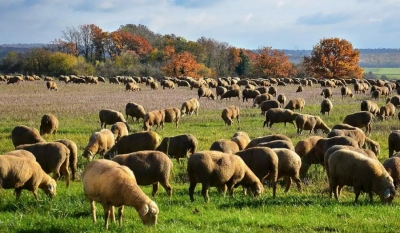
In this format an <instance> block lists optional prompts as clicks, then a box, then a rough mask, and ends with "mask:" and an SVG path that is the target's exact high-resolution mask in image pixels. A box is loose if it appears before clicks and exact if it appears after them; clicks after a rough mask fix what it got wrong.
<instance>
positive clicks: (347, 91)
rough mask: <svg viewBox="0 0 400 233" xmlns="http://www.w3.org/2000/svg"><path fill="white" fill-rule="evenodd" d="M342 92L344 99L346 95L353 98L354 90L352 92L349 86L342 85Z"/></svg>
mask: <svg viewBox="0 0 400 233" xmlns="http://www.w3.org/2000/svg"><path fill="white" fill-rule="evenodd" d="M340 93H341V94H342V99H343V98H344V97H345V96H349V97H350V98H353V96H354V95H353V92H351V90H350V88H348V87H342V88H341V89H340Z"/></svg>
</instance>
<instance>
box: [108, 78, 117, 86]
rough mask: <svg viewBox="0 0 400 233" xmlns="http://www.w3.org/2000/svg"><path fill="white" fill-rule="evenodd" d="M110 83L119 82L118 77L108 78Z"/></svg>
mask: <svg viewBox="0 0 400 233" xmlns="http://www.w3.org/2000/svg"><path fill="white" fill-rule="evenodd" d="M108 81H109V82H110V83H114V84H119V81H118V78H117V77H111V78H110V79H109V80H108Z"/></svg>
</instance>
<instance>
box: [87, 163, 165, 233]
mask: <svg viewBox="0 0 400 233" xmlns="http://www.w3.org/2000/svg"><path fill="white" fill-rule="evenodd" d="M82 183H83V192H84V194H85V197H86V198H87V199H88V200H89V203H90V207H91V212H92V219H93V222H94V223H96V206H95V203H94V202H99V203H101V204H102V205H103V208H104V213H105V214H104V216H105V218H104V221H105V223H104V227H105V228H106V229H108V219H109V218H110V215H113V213H114V210H113V208H114V206H115V207H119V209H118V214H119V224H120V225H121V224H122V214H123V210H124V205H126V206H133V207H134V208H135V209H136V211H137V212H138V214H139V217H140V218H141V220H142V222H143V224H145V225H155V224H156V223H157V217H158V212H159V210H158V207H157V205H156V203H154V202H153V201H152V200H151V199H150V198H149V197H148V196H147V195H146V194H145V193H144V192H143V191H142V190H141V189H140V187H139V186H138V185H137V183H136V178H135V175H134V174H133V172H132V171H131V170H130V169H129V168H128V167H126V166H121V165H119V164H118V163H116V162H114V161H109V160H104V159H101V160H95V161H92V162H91V163H89V164H88V165H87V167H86V169H85V171H84V172H83V175H82ZM111 218H114V216H111Z"/></svg>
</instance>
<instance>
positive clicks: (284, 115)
mask: <svg viewBox="0 0 400 233" xmlns="http://www.w3.org/2000/svg"><path fill="white" fill-rule="evenodd" d="M298 115H300V114H299V113H295V112H293V111H292V110H289V109H280V108H271V109H270V110H268V111H267V112H266V113H265V121H264V125H263V127H265V126H268V125H269V127H272V125H273V124H274V123H282V122H283V123H284V125H285V127H286V123H287V122H289V123H291V124H292V125H293V126H294V123H293V121H294V120H295V119H296V117H297V116H298Z"/></svg>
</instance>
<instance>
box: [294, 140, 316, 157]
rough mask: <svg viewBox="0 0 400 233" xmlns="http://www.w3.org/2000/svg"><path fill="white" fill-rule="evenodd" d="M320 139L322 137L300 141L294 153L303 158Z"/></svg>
mask: <svg viewBox="0 0 400 233" xmlns="http://www.w3.org/2000/svg"><path fill="white" fill-rule="evenodd" d="M320 139H322V137H321V136H311V137H308V138H306V139H303V140H300V141H299V142H297V144H296V146H295V147H294V151H295V152H296V153H297V154H298V155H299V156H300V157H303V156H304V155H305V154H307V153H308V152H309V151H310V150H311V149H312V148H313V147H314V146H315V145H316V144H317V142H318V140H320Z"/></svg>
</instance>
